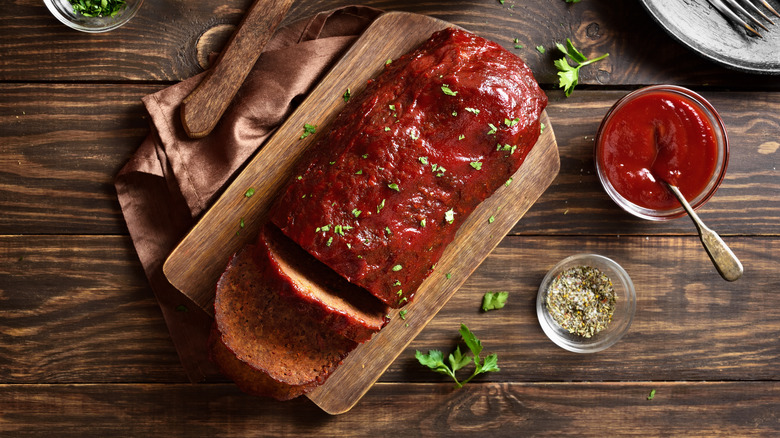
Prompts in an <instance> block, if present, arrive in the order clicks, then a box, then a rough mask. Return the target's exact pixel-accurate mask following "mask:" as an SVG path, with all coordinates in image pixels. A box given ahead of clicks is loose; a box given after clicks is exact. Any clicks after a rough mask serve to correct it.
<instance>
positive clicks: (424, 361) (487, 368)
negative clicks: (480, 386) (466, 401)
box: [414, 324, 500, 388]
mask: <svg viewBox="0 0 780 438" xmlns="http://www.w3.org/2000/svg"><path fill="white" fill-rule="evenodd" d="M460 335H461V337H462V338H463V342H465V343H466V346H467V347H468V348H469V350H470V351H471V355H473V361H474V372H473V373H472V374H471V376H470V377H469V378H467V379H466V380H464V381H463V382H460V381H458V378H457V377H455V372H456V371H458V370H459V369H461V368H463V367H465V366H466V365H468V364H469V363H470V362H471V361H472V358H471V357H470V355H469V353H466V354H463V353H461V351H460V346H457V347H456V348H455V351H453V352H452V353H450V355H449V357H448V358H447V362H448V364H446V363H444V354H443V353H442V352H441V351H440V350H429V351H428V354H423V353H421V352H420V351H419V350H418V351H416V352H415V354H414V357H415V358H417V361H418V362H420V364H421V365H424V366H426V367H428V368H430V369H432V370H433V371H435V372H437V373H441V374H446V375H448V376H450V377H452V379H453V380H455V386H456V387H457V388H462V387H463V385H465V384H466V383H468V382H469V381H471V379H473V378H474V377H476V376H477V375H479V374H482V373H487V372H492V371H499V370H500V369H499V368H498V356H497V355H496V354H495V353H494V354H491V355H488V356H487V357H486V358H485V359H484V360H483V359H482V358H480V354H481V353H482V342H480V340H479V339H477V337H476V336H474V333H472V332H471V330H469V328H468V327H466V325H465V324H461V325H460Z"/></svg>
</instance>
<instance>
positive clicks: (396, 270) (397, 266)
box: [393, 265, 404, 272]
mask: <svg viewBox="0 0 780 438" xmlns="http://www.w3.org/2000/svg"><path fill="white" fill-rule="evenodd" d="M403 268H404V267H403V266H401V265H395V266H393V272H398V271H400V270H401V269H403Z"/></svg>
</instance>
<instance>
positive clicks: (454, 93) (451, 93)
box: [441, 85, 458, 96]
mask: <svg viewBox="0 0 780 438" xmlns="http://www.w3.org/2000/svg"><path fill="white" fill-rule="evenodd" d="M441 91H442V92H443V93H444V94H446V95H447V96H457V95H458V92H457V91H452V90H450V87H449V85H442V86H441Z"/></svg>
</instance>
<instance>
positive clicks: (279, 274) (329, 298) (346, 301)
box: [258, 224, 388, 342]
mask: <svg viewBox="0 0 780 438" xmlns="http://www.w3.org/2000/svg"><path fill="white" fill-rule="evenodd" d="M258 247H259V249H258V256H259V257H260V258H262V260H260V263H261V264H262V265H264V267H265V278H264V280H265V281H266V284H268V285H269V286H271V288H272V289H274V290H276V291H278V292H279V293H280V294H281V295H282V296H283V297H285V298H287V299H288V300H289V301H290V303H291V305H292V306H294V308H295V309H296V310H298V311H300V313H301V315H302V316H307V317H310V318H312V319H314V320H317V321H320V323H321V324H323V325H325V326H326V327H328V328H330V329H331V330H333V331H335V332H336V333H338V334H340V335H342V336H344V337H346V338H349V339H352V340H353V341H356V342H365V341H367V340H369V339H371V336H372V335H373V334H374V333H376V332H378V331H379V329H381V328H382V327H384V325H385V324H386V323H387V318H386V317H385V315H387V311H388V309H387V306H385V305H384V304H383V303H382V302H381V301H380V300H378V299H377V298H376V297H374V296H373V295H371V294H370V293H368V291H366V290H365V289H363V288H361V287H358V286H355V285H354V284H351V283H349V282H348V281H347V280H345V279H344V278H343V277H341V276H340V275H338V274H336V273H335V272H333V270H331V269H330V268H328V267H327V266H325V265H324V264H322V262H320V261H318V260H317V259H315V258H314V257H312V256H311V255H310V254H308V253H307V252H306V251H304V250H302V249H301V248H300V247H299V246H298V245H297V244H296V243H295V242H293V241H292V240H290V239H289V238H287V237H286V236H285V235H284V234H282V232H281V231H279V229H278V228H276V227H275V226H274V225H272V224H267V225H266V226H265V227H264V228H263V231H262V233H260V237H259V239H258ZM266 264H267V266H265V265H266Z"/></svg>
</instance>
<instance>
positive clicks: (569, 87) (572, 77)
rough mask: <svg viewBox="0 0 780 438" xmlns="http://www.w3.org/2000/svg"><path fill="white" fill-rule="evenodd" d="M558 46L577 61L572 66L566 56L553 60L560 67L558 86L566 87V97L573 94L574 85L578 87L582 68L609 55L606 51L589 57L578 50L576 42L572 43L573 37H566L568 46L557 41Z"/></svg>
mask: <svg viewBox="0 0 780 438" xmlns="http://www.w3.org/2000/svg"><path fill="white" fill-rule="evenodd" d="M556 47H557V48H558V50H560V51H561V52H562V53H563V54H564V55H566V56H568V57H569V58H571V59H572V60H573V61H574V62H575V63H577V65H576V66H571V65H570V64H569V62H568V61H567V60H566V57H563V58H561V59H556V60H555V61H553V63H554V64H555V67H556V68H557V69H558V86H559V87H560V88H563V89H564V93H565V94H566V97H569V96H570V95H571V92H572V91H574V87H576V86H577V84H578V83H579V76H580V68H582V67H584V66H586V65H588V64H592V63H594V62H596V61H601V60H602V59H604V58H606V57H607V56H609V53H605V54H603V55H601V56H599V57H598V58H594V59H588V58H587V57H586V56H585V55H583V54H582V53H581V52H580V51H579V50H577V48H576V47H574V44H572V42H571V39H569V38H566V46H564V45H563V44H561V43H557V44H556Z"/></svg>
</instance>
